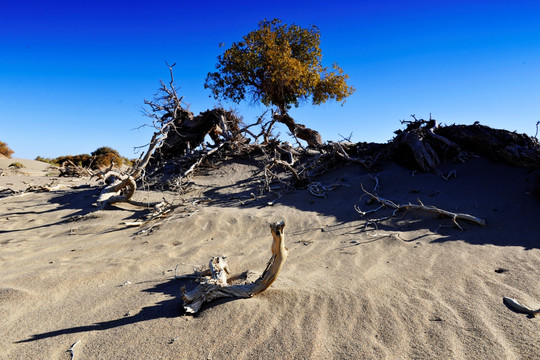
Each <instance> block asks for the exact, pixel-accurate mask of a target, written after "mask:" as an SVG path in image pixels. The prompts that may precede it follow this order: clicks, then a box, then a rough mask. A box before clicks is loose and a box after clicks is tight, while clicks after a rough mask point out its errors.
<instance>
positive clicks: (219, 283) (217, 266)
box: [182, 221, 288, 314]
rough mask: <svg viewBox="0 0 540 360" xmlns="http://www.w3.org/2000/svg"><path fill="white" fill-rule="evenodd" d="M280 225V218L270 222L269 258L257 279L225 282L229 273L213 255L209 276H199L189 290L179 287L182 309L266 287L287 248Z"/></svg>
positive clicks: (247, 294) (190, 309)
mask: <svg viewBox="0 0 540 360" xmlns="http://www.w3.org/2000/svg"><path fill="white" fill-rule="evenodd" d="M284 227H285V222H284V221H282V222H280V223H274V224H271V225H270V230H271V232H272V247H271V250H272V257H271V258H270V260H269V261H268V265H267V266H266V269H265V270H264V272H263V274H262V275H261V276H260V277H259V278H258V279H257V280H255V281H254V282H252V283H249V284H235V285H231V284H229V282H230V279H228V278H227V275H228V274H229V273H230V272H229V267H228V265H227V262H226V260H225V257H223V256H220V257H213V258H212V260H210V264H209V267H210V273H211V277H210V278H208V277H204V278H201V279H200V283H199V285H198V286H197V287H196V288H195V289H193V290H192V291H189V292H188V291H186V289H185V287H182V294H183V295H182V300H183V301H184V304H183V306H184V310H185V311H186V312H188V313H192V314H194V313H196V312H198V311H199V310H200V308H201V306H202V304H203V303H205V302H210V301H212V300H215V299H219V298H223V297H238V298H249V297H252V296H254V295H257V294H258V293H260V292H263V291H264V290H266V289H268V288H269V287H270V285H272V283H273V282H274V281H275V280H276V279H277V277H278V275H279V272H280V271H281V268H282V267H283V264H284V263H285V260H286V259H287V255H288V250H287V248H286V247H285V240H284V234H283V228H284Z"/></svg>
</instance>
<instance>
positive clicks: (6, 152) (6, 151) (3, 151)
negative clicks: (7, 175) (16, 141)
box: [0, 141, 14, 159]
mask: <svg viewBox="0 0 540 360" xmlns="http://www.w3.org/2000/svg"><path fill="white" fill-rule="evenodd" d="M13 153H14V151H13V150H11V149H10V148H9V147H8V145H7V144H6V143H5V142H3V141H0V155H3V156H5V157H7V158H8V159H11V155H12V154H13Z"/></svg>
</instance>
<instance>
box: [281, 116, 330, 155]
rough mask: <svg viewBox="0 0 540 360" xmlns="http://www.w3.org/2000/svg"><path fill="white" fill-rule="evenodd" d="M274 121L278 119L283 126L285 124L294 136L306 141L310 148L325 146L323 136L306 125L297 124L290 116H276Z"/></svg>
mask: <svg viewBox="0 0 540 360" xmlns="http://www.w3.org/2000/svg"><path fill="white" fill-rule="evenodd" d="M274 119H276V120H277V121H279V122H280V123H282V124H285V125H286V126H287V127H288V128H289V131H290V132H291V133H292V134H293V135H294V136H296V137H297V138H299V139H302V140H304V141H306V142H307V143H308V146H313V147H317V146H319V145H323V141H322V138H321V134H319V133H318V132H317V131H315V130H312V129H310V128H308V127H306V126H305V125H302V124H297V123H296V122H295V121H294V119H293V118H292V117H290V116H289V114H287V113H282V114H281V115H278V114H275V115H274Z"/></svg>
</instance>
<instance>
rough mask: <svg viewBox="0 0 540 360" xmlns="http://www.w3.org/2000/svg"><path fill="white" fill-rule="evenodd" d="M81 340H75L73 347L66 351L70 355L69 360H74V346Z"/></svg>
mask: <svg viewBox="0 0 540 360" xmlns="http://www.w3.org/2000/svg"><path fill="white" fill-rule="evenodd" d="M80 342H81V340H77V342H76V343H75V344H73V345H71V348H70V349H69V350H67V351H69V352H70V353H71V360H74V359H75V345H77V344H78V343H80Z"/></svg>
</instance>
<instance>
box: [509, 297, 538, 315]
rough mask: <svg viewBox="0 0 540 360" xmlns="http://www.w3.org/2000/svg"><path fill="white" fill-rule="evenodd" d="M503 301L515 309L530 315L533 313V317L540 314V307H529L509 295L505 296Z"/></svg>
mask: <svg viewBox="0 0 540 360" xmlns="http://www.w3.org/2000/svg"><path fill="white" fill-rule="evenodd" d="M503 303H504V304H505V305H506V306H508V307H509V308H510V309H512V310H514V311H517V312H519V313H522V314H528V315H531V316H532V317H535V316H536V315H538V314H540V308H539V309H538V310H533V309H531V308H528V307H527V306H524V305H521V304H520V303H518V302H517V300H515V299H512V298H509V297H504V298H503Z"/></svg>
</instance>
